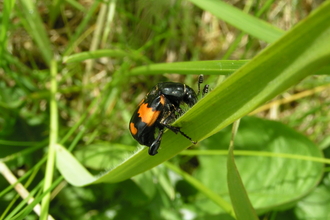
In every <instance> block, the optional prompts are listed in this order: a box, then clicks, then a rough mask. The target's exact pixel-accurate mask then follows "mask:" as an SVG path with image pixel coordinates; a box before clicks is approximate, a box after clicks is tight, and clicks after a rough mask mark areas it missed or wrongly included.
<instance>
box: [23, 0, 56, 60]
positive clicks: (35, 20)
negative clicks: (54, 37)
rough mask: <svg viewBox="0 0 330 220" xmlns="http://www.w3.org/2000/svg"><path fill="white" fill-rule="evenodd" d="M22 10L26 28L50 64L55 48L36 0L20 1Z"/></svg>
mask: <svg viewBox="0 0 330 220" xmlns="http://www.w3.org/2000/svg"><path fill="white" fill-rule="evenodd" d="M20 6H21V7H20V9H18V11H20V12H21V13H22V18H23V19H22V22H23V24H24V26H25V29H26V30H27V32H28V33H29V34H30V36H31V37H32V38H33V40H34V42H35V43H36V44H37V45H38V48H39V50H40V52H41V54H42V56H43V59H44V60H45V62H46V63H47V64H48V65H49V64H50V61H51V59H52V57H53V50H52V48H51V46H50V45H51V43H50V41H49V38H48V35H47V33H46V30H45V27H44V24H43V22H42V20H41V17H40V14H39V13H38V10H37V9H36V4H35V2H33V1H31V0H21V1H20Z"/></svg>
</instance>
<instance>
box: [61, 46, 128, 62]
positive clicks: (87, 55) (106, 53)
mask: <svg viewBox="0 0 330 220" xmlns="http://www.w3.org/2000/svg"><path fill="white" fill-rule="evenodd" d="M125 56H129V53H127V52H125V51H123V50H107V49H104V50H95V51H89V52H82V53H76V54H73V55H71V56H65V57H63V62H64V63H73V62H81V61H84V60H88V59H97V58H101V57H115V58H122V57H125Z"/></svg>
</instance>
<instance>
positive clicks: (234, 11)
mask: <svg viewBox="0 0 330 220" xmlns="http://www.w3.org/2000/svg"><path fill="white" fill-rule="evenodd" d="M190 1H191V2H192V3H194V4H195V5H197V6H199V7H200V8H202V9H204V10H205V11H209V12H211V13H212V14H213V15H215V16H216V17H217V18H219V19H222V20H224V21H226V22H227V23H229V24H231V25H233V26H235V27H237V28H238V29H240V30H242V31H244V32H246V33H248V34H250V35H252V36H254V37H256V38H258V39H261V40H264V41H266V42H268V43H273V42H274V41H276V40H277V39H279V38H280V37H281V36H282V35H283V34H284V31H282V30H281V29H279V28H277V27H275V26H272V25H271V24H268V23H267V22H265V21H263V20H261V19H258V18H256V17H254V16H252V15H249V14H247V13H245V12H243V11H241V10H239V9H238V8H235V7H234V6H231V5H229V4H228V3H225V2H223V1H220V0H219V1H215V0H190Z"/></svg>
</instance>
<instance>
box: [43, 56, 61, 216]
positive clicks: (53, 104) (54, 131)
mask: <svg viewBox="0 0 330 220" xmlns="http://www.w3.org/2000/svg"><path fill="white" fill-rule="evenodd" d="M56 75H57V64H56V61H55V60H52V62H51V82H50V84H51V88H50V91H51V98H50V136H49V149H48V158H47V165H46V174H45V183H44V186H43V190H44V192H45V191H47V190H48V189H49V188H50V187H51V185H52V181H53V175H54V167H55V159H56V157H55V153H56V150H55V148H56V143H57V139H58V106H57V100H56V93H57V81H56ZM49 203H50V193H48V194H46V196H45V197H44V198H43V199H42V203H41V213H40V219H47V216H48V208H49Z"/></svg>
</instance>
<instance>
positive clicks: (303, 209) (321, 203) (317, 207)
mask: <svg viewBox="0 0 330 220" xmlns="http://www.w3.org/2000/svg"><path fill="white" fill-rule="evenodd" d="M329 200H330V190H329V177H327V178H326V179H325V183H323V184H322V185H320V186H318V187H317V188H315V189H314V190H313V191H312V192H311V193H310V194H309V195H308V196H307V197H306V198H304V199H302V200H301V201H299V202H298V204H297V205H296V207H295V213H296V215H297V217H298V218H297V219H299V220H300V219H301V220H303V219H309V220H317V219H329V210H330V203H329Z"/></svg>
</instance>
